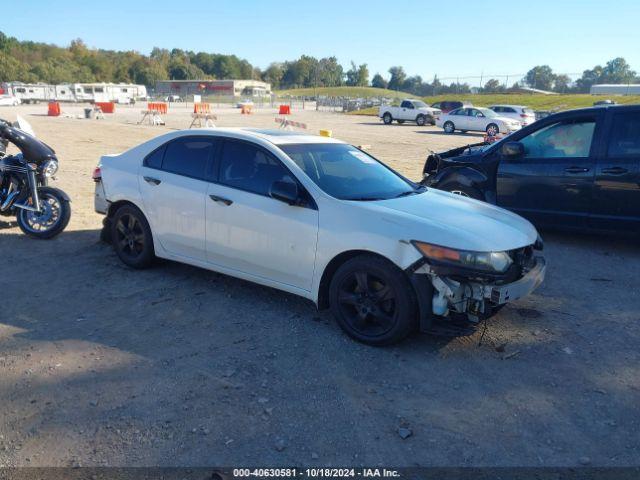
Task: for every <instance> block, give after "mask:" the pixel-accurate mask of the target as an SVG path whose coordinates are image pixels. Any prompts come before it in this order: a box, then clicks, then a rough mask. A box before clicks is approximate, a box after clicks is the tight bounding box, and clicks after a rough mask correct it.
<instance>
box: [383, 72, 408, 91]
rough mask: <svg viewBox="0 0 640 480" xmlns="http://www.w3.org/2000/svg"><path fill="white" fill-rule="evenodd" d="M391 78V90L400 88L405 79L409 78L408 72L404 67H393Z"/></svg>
mask: <svg viewBox="0 0 640 480" xmlns="http://www.w3.org/2000/svg"><path fill="white" fill-rule="evenodd" d="M389 74H390V75H391V78H390V79H389V86H388V88H390V89H391V90H400V89H401V88H402V85H403V84H404V81H405V80H406V79H407V74H406V73H405V72H404V69H403V68H402V67H391V68H390V69H389Z"/></svg>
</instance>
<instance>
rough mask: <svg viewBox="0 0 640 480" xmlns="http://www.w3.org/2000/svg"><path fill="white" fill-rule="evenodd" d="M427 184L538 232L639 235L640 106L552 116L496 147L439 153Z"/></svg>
mask: <svg viewBox="0 0 640 480" xmlns="http://www.w3.org/2000/svg"><path fill="white" fill-rule="evenodd" d="M423 173H424V175H425V176H424V179H423V181H422V183H423V184H425V185H428V186H432V187H435V188H438V189H441V190H446V191H449V192H453V193H458V194H461V195H465V196H468V197H472V198H476V199H479V200H484V201H487V202H491V203H494V204H497V205H499V206H501V207H504V208H507V209H509V210H513V211H514V212H516V213H518V214H520V215H522V216H523V217H526V218H528V219H529V220H531V221H532V222H533V223H534V224H536V225H537V226H560V227H569V228H587V229H605V230H620V231H636V232H640V105H628V106H627V105H624V106H603V107H595V108H585V109H580V110H569V111H566V112H561V113H556V114H554V115H550V116H548V117H546V118H544V119H542V120H538V121H537V122H535V123H533V124H531V125H529V126H527V127H525V128H523V129H522V130H519V131H517V132H515V133H513V134H511V135H509V136H508V137H506V138H504V139H503V140H501V141H499V142H497V143H494V144H492V145H486V144H476V145H470V146H467V147H461V148H457V149H453V150H450V151H448V152H444V153H440V154H433V155H430V156H429V157H428V158H427V162H426V164H425V167H424V172H423Z"/></svg>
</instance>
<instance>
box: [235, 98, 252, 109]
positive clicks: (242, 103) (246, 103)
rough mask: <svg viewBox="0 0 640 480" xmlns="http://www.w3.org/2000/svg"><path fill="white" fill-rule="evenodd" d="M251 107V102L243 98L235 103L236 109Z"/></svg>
mask: <svg viewBox="0 0 640 480" xmlns="http://www.w3.org/2000/svg"><path fill="white" fill-rule="evenodd" d="M243 107H253V100H250V99H248V98H245V99H243V100H240V101H239V102H237V103H236V108H243Z"/></svg>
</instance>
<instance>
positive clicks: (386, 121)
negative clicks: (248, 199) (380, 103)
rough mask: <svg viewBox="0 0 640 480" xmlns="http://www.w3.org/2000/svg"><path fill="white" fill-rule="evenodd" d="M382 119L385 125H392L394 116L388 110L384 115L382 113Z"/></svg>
mask: <svg viewBox="0 0 640 480" xmlns="http://www.w3.org/2000/svg"><path fill="white" fill-rule="evenodd" d="M382 121H383V122H384V124H385V125H391V122H393V117H392V116H391V114H390V113H389V112H386V113H385V114H384V115H382Z"/></svg>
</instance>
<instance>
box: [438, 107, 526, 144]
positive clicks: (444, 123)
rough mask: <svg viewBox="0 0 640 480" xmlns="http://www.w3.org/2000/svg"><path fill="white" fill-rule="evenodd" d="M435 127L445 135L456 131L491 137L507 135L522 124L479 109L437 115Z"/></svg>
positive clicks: (487, 110) (485, 109)
mask: <svg viewBox="0 0 640 480" xmlns="http://www.w3.org/2000/svg"><path fill="white" fill-rule="evenodd" d="M436 125H437V126H438V127H442V128H443V129H444V131H445V133H453V132H455V131H456V130H460V131H462V132H468V131H471V132H486V133H487V135H490V136H492V137H493V136H496V135H498V134H499V133H504V134H509V133H511V132H514V131H516V130H520V128H522V123H520V122H519V121H517V120H513V119H511V118H507V117H501V116H499V115H498V114H497V113H495V112H494V111H493V110H489V109H488V108H479V107H469V108H458V109H456V110H452V111H451V112H448V113H444V114H442V115H439V116H438V117H437V118H436Z"/></svg>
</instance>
